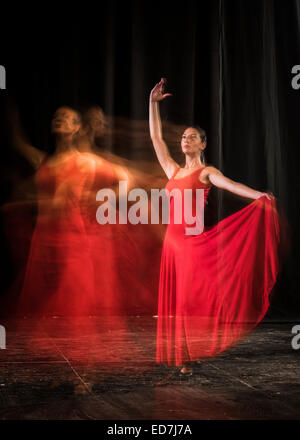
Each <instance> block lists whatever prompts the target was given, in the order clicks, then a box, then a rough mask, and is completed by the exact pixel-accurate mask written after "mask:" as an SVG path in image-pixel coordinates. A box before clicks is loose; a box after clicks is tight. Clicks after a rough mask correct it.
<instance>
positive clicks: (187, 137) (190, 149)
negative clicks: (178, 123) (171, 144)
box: [181, 127, 206, 154]
mask: <svg viewBox="0 0 300 440" xmlns="http://www.w3.org/2000/svg"><path fill="white" fill-rule="evenodd" d="M205 146H206V143H205V142H202V140H201V137H200V133H199V132H198V130H196V128H193V127H189V128H187V129H186V130H185V131H184V133H183V135H182V138H181V148H182V151H183V153H184V154H191V153H196V154H200V151H201V150H204V148H205Z"/></svg>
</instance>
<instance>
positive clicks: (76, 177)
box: [18, 153, 95, 315]
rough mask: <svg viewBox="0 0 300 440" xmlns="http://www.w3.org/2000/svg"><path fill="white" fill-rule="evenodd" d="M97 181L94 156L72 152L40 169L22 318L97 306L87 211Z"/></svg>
mask: <svg viewBox="0 0 300 440" xmlns="http://www.w3.org/2000/svg"><path fill="white" fill-rule="evenodd" d="M94 177H95V166H94V162H93V160H92V159H91V157H90V156H89V155H88V154H79V153H68V154H66V155H65V157H64V159H63V160H62V161H60V162H59V163H57V164H52V165H50V164H49V162H48V160H47V159H46V160H45V161H43V163H42V164H41V166H40V168H39V169H38V171H37V173H36V175H35V180H36V185H37V197H38V200H37V202H38V214H37V220H36V225H35V229H34V232H33V236H32V240H31V246H30V252H29V255H28V262H27V267H26V272H25V278H24V282H23V287H22V289H21V293H20V296H19V301H18V312H19V313H22V314H26V313H29V314H32V313H33V314H34V313H39V314H40V313H42V314H43V313H45V314H63V315H65V314H67V315H68V314H80V313H87V312H89V310H91V309H92V307H93V305H94V302H95V283H94V265H93V260H92V252H91V240H90V233H89V231H88V230H87V224H88V223H87V219H86V215H85V210H84V207H85V206H88V203H87V202H86V200H88V197H89V194H90V191H91V187H92V184H93V181H94Z"/></svg>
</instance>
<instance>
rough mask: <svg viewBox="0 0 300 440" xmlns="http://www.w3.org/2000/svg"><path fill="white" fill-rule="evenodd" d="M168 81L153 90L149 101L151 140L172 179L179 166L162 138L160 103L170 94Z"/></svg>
mask: <svg viewBox="0 0 300 440" xmlns="http://www.w3.org/2000/svg"><path fill="white" fill-rule="evenodd" d="M165 83H166V80H165V79H164V78H162V79H161V80H160V82H159V83H157V84H156V85H155V86H154V88H153V89H152V90H151V93H150V99H149V126H150V136H151V140H152V143H153V146H154V149H155V152H156V155H157V158H158V161H159V163H160V165H161V166H162V168H163V170H164V172H165V173H166V175H167V176H168V178H169V179H170V178H171V177H172V175H173V174H174V172H175V170H176V168H178V167H179V165H178V164H177V163H176V162H175V161H174V160H173V159H172V157H171V156H170V152H169V149H168V147H167V144H166V143H165V141H164V140H163V137H162V127H161V119H160V113H159V101H162V100H163V99H165V98H166V97H167V96H171V94H170V93H164V85H165Z"/></svg>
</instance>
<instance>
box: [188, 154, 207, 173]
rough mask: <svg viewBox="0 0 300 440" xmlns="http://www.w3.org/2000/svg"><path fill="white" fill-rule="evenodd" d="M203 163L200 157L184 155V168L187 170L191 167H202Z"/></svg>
mask: <svg viewBox="0 0 300 440" xmlns="http://www.w3.org/2000/svg"><path fill="white" fill-rule="evenodd" d="M204 166H205V164H204V163H203V162H201V160H200V158H199V157H198V156H197V157H195V156H194V157H191V156H186V162H185V167H184V168H185V169H186V170H189V169H192V168H201V167H204Z"/></svg>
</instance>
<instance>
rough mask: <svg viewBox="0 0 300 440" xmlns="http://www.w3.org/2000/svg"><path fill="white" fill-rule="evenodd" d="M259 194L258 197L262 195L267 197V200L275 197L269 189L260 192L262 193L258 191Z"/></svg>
mask: <svg viewBox="0 0 300 440" xmlns="http://www.w3.org/2000/svg"><path fill="white" fill-rule="evenodd" d="M260 194H261V195H260V196H259V197H262V196H265V197H267V199H269V200H273V199H275V196H274V195H273V194H272V193H271V192H270V191H268V192H262V193H260Z"/></svg>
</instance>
